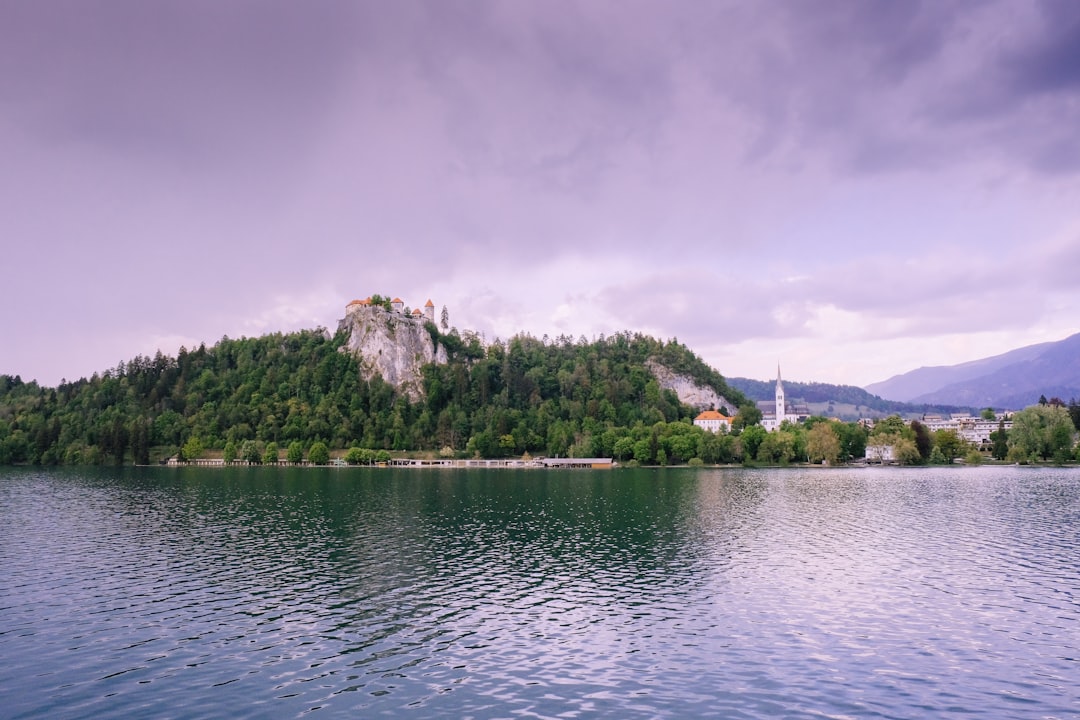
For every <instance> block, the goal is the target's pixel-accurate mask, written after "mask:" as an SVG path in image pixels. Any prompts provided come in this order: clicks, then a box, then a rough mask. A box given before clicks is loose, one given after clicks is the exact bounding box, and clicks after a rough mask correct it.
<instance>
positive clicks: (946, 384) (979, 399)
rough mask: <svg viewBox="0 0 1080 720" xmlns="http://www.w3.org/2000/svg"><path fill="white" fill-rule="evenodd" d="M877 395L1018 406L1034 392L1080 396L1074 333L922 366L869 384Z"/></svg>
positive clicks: (1079, 355) (1079, 344) (1079, 353)
mask: <svg viewBox="0 0 1080 720" xmlns="http://www.w3.org/2000/svg"><path fill="white" fill-rule="evenodd" d="M864 389H865V390H867V391H868V392H871V393H874V394H876V395H879V396H880V397H882V398H887V399H889V400H896V401H900V402H910V403H914V404H919V403H928V404H955V405H966V406H972V407H995V408H1003V409H1007V408H1012V409H1016V408H1022V407H1024V406H1027V405H1031V404H1033V403H1035V402H1036V401H1037V400H1038V398H1039V396H1040V395H1045V396H1046V397H1055V396H1056V397H1060V398H1062V399H1068V398H1069V397H1070V396H1077V395H1080V333H1076V334H1074V335H1070V336H1069V337H1067V338H1064V339H1062V340H1058V341H1055V342H1045V343H1036V344H1034V345H1027V346H1024V347H1020V348H1016V349H1015V350H1010V351H1008V352H1005V353H1001V354H1000V355H994V356H991V357H986V358H980V359H977V360H971V361H969V362H965V363H960V364H958V365H951V366H935V367H922V368H918V369H916V370H912V371H910V372H907V373H903V374H900V375H894V376H893V377H891V378H889V379H887V380H883V381H881V382H878V383H871V384H870V385H867V386H866V387H865V388H864Z"/></svg>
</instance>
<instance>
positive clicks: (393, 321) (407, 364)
mask: <svg viewBox="0 0 1080 720" xmlns="http://www.w3.org/2000/svg"><path fill="white" fill-rule="evenodd" d="M342 330H346V331H348V333H349V339H348V341H347V342H346V344H345V347H344V348H342V350H343V351H345V352H350V353H352V354H353V355H354V356H356V358H357V359H358V360H359V361H360V372H361V375H362V376H363V377H364V379H365V380H370V379H371V378H373V377H374V376H375V375H376V374H379V375H382V379H383V380H385V381H386V382H387V383H389V384H390V385H393V386H394V387H395V388H397V389H398V390H399V391H401V392H403V393H405V395H407V396H408V397H409V399H410V400H413V401H415V400H418V399H419V398H421V397H423V395H424V386H423V382H422V380H423V377H422V375H421V373H420V368H421V367H423V366H424V365H427V364H428V363H439V364H445V363H446V350H445V349H444V348H443V347H442V346H441V345H439V346H436V345H435V343H434V342H432V340H431V335H430V334H428V331H427V329H426V328H425V327H424V323H423V322H422V321H420V320H414V319H413V318H411V317H406V316H405V315H402V314H399V313H395V312H387V311H386V310H384V309H383V308H381V307H364V308H360V309H358V310H354V311H353V312H350V313H349V314H348V315H346V316H345V318H344V319H343V320H342V321H341V322H340V323H338V331H339V332H340V331H342Z"/></svg>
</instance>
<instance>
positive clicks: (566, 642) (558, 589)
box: [0, 467, 1080, 718]
mask: <svg viewBox="0 0 1080 720" xmlns="http://www.w3.org/2000/svg"><path fill="white" fill-rule="evenodd" d="M1078 546H1080V472H1077V471H1075V470H1050V469H1046V470H1032V469H1024V468H989V467H987V468H964V469H949V470H931V469H913V470H897V469H884V470H814V471H807V470H786V471H742V470H723V471H717V470H687V469H681V470H667V471H650V470H618V471H610V472H600V471H596V472H588V471H580V472H577V471H553V472H545V471H534V470H533V471H499V470H482V471H441V470H411V471H409V470H389V469H381V470H360V469H236V470H224V469H197V470H194V469H193V470H176V469H128V470H119V471H116V470H104V471H100V470H80V471H43V470H31V469H17V470H10V469H8V470H0V561H2V563H3V575H2V579H0V697H2V698H3V701H2V703H3V705H2V707H0V716H3V717H9V718H21V717H124V718H128V717H180V718H189V717H190V718H201V717H292V716H301V715H307V714H312V715H315V716H319V717H322V716H326V717H330V716H339V715H340V716H348V717H365V718H366V717H377V716H387V717H402V716H406V717H432V716H440V717H462V718H464V717H476V718H491V717H550V718H555V717H597V716H604V717H619V718H633V717H642V718H646V717H672V718H676V717H722V718H740V717H745V718H766V717H823V716H825V717H859V718H863V717H883V718H921V717H948V716H957V717H961V716H963V717H971V716H973V715H975V716H979V717H1011V718H1044V717H1058V718H1064V717H1080V689H1078V688H1080V560H1078V557H1080V553H1078Z"/></svg>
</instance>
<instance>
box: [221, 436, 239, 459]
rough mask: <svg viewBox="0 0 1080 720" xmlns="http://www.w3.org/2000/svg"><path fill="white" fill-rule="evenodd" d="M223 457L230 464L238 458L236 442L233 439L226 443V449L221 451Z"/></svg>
mask: <svg viewBox="0 0 1080 720" xmlns="http://www.w3.org/2000/svg"><path fill="white" fill-rule="evenodd" d="M221 459H222V460H224V461H225V464H226V465H228V464H229V463H231V462H232V461H233V460H235V459H236V443H234V442H233V441H232V440H230V441H228V442H227V443H225V449H224V450H222V451H221Z"/></svg>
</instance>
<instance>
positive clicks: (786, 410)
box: [758, 364, 808, 432]
mask: <svg viewBox="0 0 1080 720" xmlns="http://www.w3.org/2000/svg"><path fill="white" fill-rule="evenodd" d="M758 408H759V409H760V410H761V426H762V427H763V428H765V429H766V430H768V431H769V432H772V431H773V430H778V429H779V428H780V426H781V425H782V424H783V423H784V421H785V420H787V421H788V422H790V423H797V422H799V419H800V418H803V417H806V415H807V414H808V413H804V414H800V413H799V412H798V410H797V409H796V408H795V406H794V405H792V404H791V403H788V402H787V399H786V398H785V397H784V383H783V381H782V380H781V379H780V365H779V364H778V365H777V366H776V397H775V399H774V400H773V402H772V403H769V402H768V401H763V402H760V403H758Z"/></svg>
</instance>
